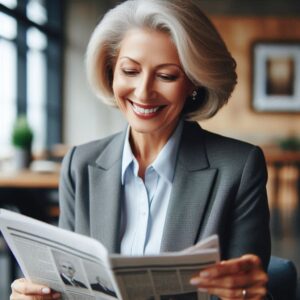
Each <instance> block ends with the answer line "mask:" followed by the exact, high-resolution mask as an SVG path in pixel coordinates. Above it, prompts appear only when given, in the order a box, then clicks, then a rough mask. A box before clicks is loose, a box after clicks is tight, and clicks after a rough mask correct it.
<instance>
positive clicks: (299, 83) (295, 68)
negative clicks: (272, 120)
mask: <svg viewBox="0 0 300 300" xmlns="http://www.w3.org/2000/svg"><path fill="white" fill-rule="evenodd" d="M252 67H253V70H252V72H253V91H252V95H253V102H252V106H253V108H254V110H255V111H258V112H300V42H299V44H297V43H283V42H278V43H276V42H272V43H271V42H266V43H264V42H259V43H255V44H254V46H253V64H252Z"/></svg>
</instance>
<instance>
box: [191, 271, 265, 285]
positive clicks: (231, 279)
mask: <svg viewBox="0 0 300 300" xmlns="http://www.w3.org/2000/svg"><path fill="white" fill-rule="evenodd" d="M267 281H268V277H267V275H266V274H265V272H263V271H262V270H259V269H254V270H251V271H248V272H243V273H242V272H239V273H236V274H229V275H228V274H226V275H223V276H217V277H203V276H198V277H195V278H193V279H192V281H191V283H192V284H193V285H198V286H199V287H214V286H216V287H222V288H228V289H235V288H243V287H248V286H252V285H258V284H259V285H266V283H267Z"/></svg>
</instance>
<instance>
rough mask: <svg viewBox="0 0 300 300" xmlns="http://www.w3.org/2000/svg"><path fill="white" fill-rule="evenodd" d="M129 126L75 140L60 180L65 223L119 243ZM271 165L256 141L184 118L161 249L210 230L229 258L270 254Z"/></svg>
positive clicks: (113, 246) (112, 245)
mask: <svg viewBox="0 0 300 300" xmlns="http://www.w3.org/2000/svg"><path fill="white" fill-rule="evenodd" d="M124 138H125V131H124V132H122V133H118V134H115V135H113V136H110V137H107V138H105V139H101V140H98V141H94V142H91V143H88V144H85V145H81V146H78V147H74V148H73V149H71V150H70V151H69V152H68V154H67V155H66V156H65V158H64V161H63V166H62V172H61V182H60V209H61V214H60V220H59V225H60V226H61V227H63V228H66V229H68V230H71V231H75V232H78V233H81V234H84V235H87V236H91V237H93V238H95V239H97V240H99V241H101V242H102V243H103V244H104V245H105V246H106V247H107V248H108V250H109V251H110V252H119V251H120V220H121V206H122V201H121V199H122V186H121V163H122V151H123V143H124ZM266 181H267V171H266V164H265V160H264V156H263V153H262V151H261V150H260V149H259V148H258V147H256V146H253V145H250V144H248V143H244V142H241V141H237V140H233V139H230V138H226V137H223V136H220V135H217V134H213V133H210V132H208V131H205V130H203V129H202V128H201V127H200V126H199V125H198V124H197V123H194V122H185V124H184V128H183V134H182V137H181V142H180V147H179V152H178V158H177V163H176V167H175V176H174V182H173V188H172V192H171V196H170V203H169V207H168V211H167V217H166V221H165V226H164V232H163V238H162V244H161V251H176V250H181V249H184V248H185V247H188V246H191V245H193V244H195V243H196V242H197V241H198V240H200V239H201V238H204V237H207V236H209V235H211V234H218V235H219V237H220V245H221V256H222V259H227V258H232V257H238V256H240V255H243V254H245V253H254V254H257V255H258V256H260V257H261V259H262V261H263V265H264V267H265V268H266V267H267V265H268V261H269V257H270V234H269V209H268V202H267V195H266Z"/></svg>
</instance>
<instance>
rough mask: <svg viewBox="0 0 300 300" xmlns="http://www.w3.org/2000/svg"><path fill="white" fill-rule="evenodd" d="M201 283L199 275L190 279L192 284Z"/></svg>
mask: <svg viewBox="0 0 300 300" xmlns="http://www.w3.org/2000/svg"><path fill="white" fill-rule="evenodd" d="M200 283H201V280H200V278H198V277H195V278H192V279H191V280H190V284H191V285H198V284H200Z"/></svg>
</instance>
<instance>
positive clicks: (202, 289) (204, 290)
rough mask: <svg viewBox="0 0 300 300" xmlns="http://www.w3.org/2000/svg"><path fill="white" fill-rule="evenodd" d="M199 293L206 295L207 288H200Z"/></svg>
mask: <svg viewBox="0 0 300 300" xmlns="http://www.w3.org/2000/svg"><path fill="white" fill-rule="evenodd" d="M198 291H199V292H202V293H206V292H207V291H208V290H207V289H205V288H198Z"/></svg>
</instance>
